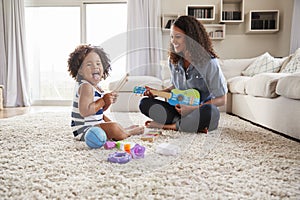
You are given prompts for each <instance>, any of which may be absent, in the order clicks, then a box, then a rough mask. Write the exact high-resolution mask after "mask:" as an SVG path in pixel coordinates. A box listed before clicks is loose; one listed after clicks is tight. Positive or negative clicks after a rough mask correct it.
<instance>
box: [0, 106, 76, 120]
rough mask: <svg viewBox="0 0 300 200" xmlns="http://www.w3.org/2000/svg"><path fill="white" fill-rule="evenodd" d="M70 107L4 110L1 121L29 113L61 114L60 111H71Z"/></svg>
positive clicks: (0, 116) (35, 107) (31, 107)
mask: <svg viewBox="0 0 300 200" xmlns="http://www.w3.org/2000/svg"><path fill="white" fill-rule="evenodd" d="M70 109H71V108H70V106H30V107H14V108H4V109H3V110H0V119H3V118H9V117H14V116H18V115H24V114H27V113H37V112H59V111H69V110H70Z"/></svg>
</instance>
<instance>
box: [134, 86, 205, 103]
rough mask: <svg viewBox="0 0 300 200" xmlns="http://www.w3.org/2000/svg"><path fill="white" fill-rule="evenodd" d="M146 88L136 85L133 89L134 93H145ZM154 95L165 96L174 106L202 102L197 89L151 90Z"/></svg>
mask: <svg viewBox="0 0 300 200" xmlns="http://www.w3.org/2000/svg"><path fill="white" fill-rule="evenodd" d="M145 91H146V88H144V87H140V86H136V87H134V89H133V93H135V94H141V95H142V94H144V92H145ZM150 92H152V94H153V95H156V96H159V97H163V98H165V99H167V100H168V103H169V104H170V105H172V106H175V105H176V104H185V105H192V106H197V105H199V104H200V93H199V92H198V90H196V89H188V90H179V89H173V90H171V93H169V92H161V91H157V90H150Z"/></svg>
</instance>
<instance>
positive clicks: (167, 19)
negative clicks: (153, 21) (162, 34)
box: [161, 14, 179, 31]
mask: <svg viewBox="0 0 300 200" xmlns="http://www.w3.org/2000/svg"><path fill="white" fill-rule="evenodd" d="M178 16H179V15H178V14H163V15H162V17H161V26H162V27H161V29H162V31H170V27H171V24H172V22H173V21H174V20H175V19H176V18H177V17H178Z"/></svg>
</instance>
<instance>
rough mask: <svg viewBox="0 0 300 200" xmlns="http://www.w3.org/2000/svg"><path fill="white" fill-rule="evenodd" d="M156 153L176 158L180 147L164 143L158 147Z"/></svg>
mask: <svg viewBox="0 0 300 200" xmlns="http://www.w3.org/2000/svg"><path fill="white" fill-rule="evenodd" d="M156 153H158V154H162V155H167V156H175V155H176V154H178V153H179V147H178V146H177V145H174V144H169V143H162V144H160V145H158V146H157V147H156Z"/></svg>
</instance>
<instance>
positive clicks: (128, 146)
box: [116, 141, 135, 153]
mask: <svg viewBox="0 0 300 200" xmlns="http://www.w3.org/2000/svg"><path fill="white" fill-rule="evenodd" d="M134 145H135V143H134V142H126V141H118V142H116V147H117V148H118V149H120V150H122V151H126V152H127V153H130V149H131V148H132V147H133V146H134Z"/></svg>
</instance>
